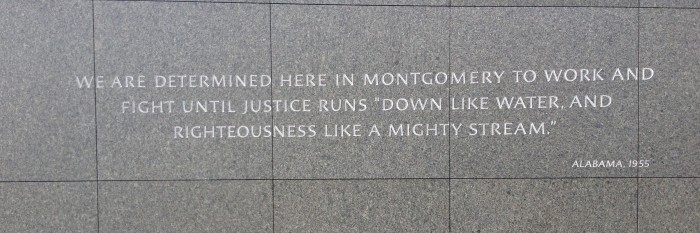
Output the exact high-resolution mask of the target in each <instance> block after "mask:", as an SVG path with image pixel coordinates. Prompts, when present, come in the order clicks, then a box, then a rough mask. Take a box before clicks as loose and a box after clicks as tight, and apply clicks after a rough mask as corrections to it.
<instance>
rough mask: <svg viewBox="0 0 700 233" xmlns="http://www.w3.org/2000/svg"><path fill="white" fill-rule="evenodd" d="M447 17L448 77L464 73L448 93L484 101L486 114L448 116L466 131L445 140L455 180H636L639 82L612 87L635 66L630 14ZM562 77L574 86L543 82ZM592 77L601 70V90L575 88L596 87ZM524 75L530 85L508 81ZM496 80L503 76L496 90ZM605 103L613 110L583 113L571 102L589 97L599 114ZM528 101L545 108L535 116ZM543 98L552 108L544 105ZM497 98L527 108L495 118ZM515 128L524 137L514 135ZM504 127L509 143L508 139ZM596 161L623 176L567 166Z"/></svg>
mask: <svg viewBox="0 0 700 233" xmlns="http://www.w3.org/2000/svg"><path fill="white" fill-rule="evenodd" d="M452 10H453V14H452V22H451V25H452V36H451V38H452V40H451V54H452V57H451V64H452V66H451V68H450V69H451V71H452V72H459V73H461V72H465V76H466V79H465V80H467V82H466V84H465V82H462V83H459V84H453V85H452V86H451V91H450V92H451V97H453V98H455V99H457V100H461V99H462V98H481V97H486V98H488V104H487V105H485V106H486V107H488V109H482V108H481V107H479V106H477V109H475V108H473V107H472V108H471V109H467V108H458V109H455V110H452V111H451V113H450V118H451V121H452V123H456V124H457V123H463V124H464V125H465V126H464V129H463V130H462V133H461V134H460V135H457V136H455V135H452V138H451V140H450V145H451V148H450V149H451V159H452V163H451V165H452V176H453V177H468V178H514V177H515V178H534V177H608V176H619V177H633V176H635V175H636V173H635V169H634V168H629V167H627V163H628V162H629V160H633V159H636V158H637V107H638V106H637V101H638V99H637V82H636V81H634V80H631V81H619V80H616V81H610V79H611V76H613V74H614V70H615V69H616V68H622V69H623V70H626V69H627V68H628V67H632V68H634V67H636V66H637V44H636V40H637V25H636V23H637V14H636V9H626V8H621V9H617V8H615V9H607V8H558V7H555V8H453V9H452ZM569 69H572V71H574V70H575V72H577V74H576V75H577V77H579V78H578V79H575V80H574V81H571V82H569V81H564V78H563V75H564V74H562V75H561V76H562V77H561V78H560V81H559V82H555V81H549V82H548V81H547V76H546V75H545V72H544V71H547V72H549V71H552V70H553V71H555V72H559V70H569ZM581 69H584V70H583V71H581ZM594 69H595V70H600V69H602V71H600V75H601V77H602V78H603V79H604V81H581V80H586V79H582V77H583V76H584V75H586V73H585V72H589V73H588V74H587V75H588V77H589V79H590V80H593V77H594V75H593V73H594V72H598V71H595V70H594ZM526 70H532V71H534V72H535V73H536V75H537V77H536V78H535V79H534V80H535V81H533V82H526V81H525V78H524V77H521V78H520V79H519V82H518V81H516V80H518V79H516V73H514V72H513V71H522V72H525V71H526ZM572 71H568V72H570V74H571V76H570V77H573V76H574V74H573V73H574V72H572ZM471 72H476V73H475V75H474V76H475V77H476V78H475V79H471V76H472V75H471V74H472V73H471ZM486 72H490V75H491V76H490V79H488V80H487V79H483V77H484V73H486ZM494 72H502V73H503V74H502V78H501V81H500V83H498V79H496V78H495V73H494ZM564 72H566V71H563V72H562V73H564ZM486 74H489V73H486ZM521 76H522V73H521ZM531 77H532V76H528V79H529V78H531ZM529 80H530V79H529ZM551 80H554V78H551ZM472 81H475V82H472ZM489 81H490V82H489ZM603 95H607V96H609V97H610V100H611V102H609V104H607V105H606V106H607V107H604V108H603V107H588V108H581V107H579V106H584V105H583V104H581V105H578V104H575V102H574V98H578V100H579V101H581V103H583V102H585V100H584V98H585V96H589V97H590V98H591V99H592V98H594V97H595V98H597V99H598V102H595V103H598V105H597V106H601V105H603V103H602V102H600V99H601V98H603V97H600V96H603ZM529 96H545V97H544V101H543V103H544V104H542V106H544V108H539V107H540V105H539V102H538V101H539V100H535V102H534V104H532V105H530V102H529V100H527V99H526V98H527V97H529ZM550 96H555V97H556V98H557V102H554V101H550V100H551V98H550ZM504 97H505V98H508V99H511V98H516V100H517V97H525V102H526V103H525V104H523V105H520V108H511V109H506V108H502V109H499V104H498V98H501V99H502V98H504ZM456 103H457V106H460V104H459V103H460V102H459V101H456ZM514 103H515V102H514ZM550 103H556V104H557V105H551V104H550ZM504 106H505V105H504ZM513 106H515V104H513ZM523 106H524V107H525V108H523ZM531 106H533V107H531ZM589 106H592V105H589ZM493 123H496V124H497V125H495V126H494V125H493ZM520 123H522V124H523V126H524V127H523V129H524V130H523V131H519V132H516V129H517V126H518V124H520ZM471 124H475V125H471ZM479 124H483V125H479ZM507 124H510V126H509V127H510V131H509V133H510V135H505V132H506V131H505V127H508V126H507ZM533 125H534V127H533ZM471 126H473V127H471ZM601 160H602V161H616V162H615V163H617V161H621V163H622V164H623V165H624V166H625V167H606V168H600V167H596V168H591V167H575V166H574V164H575V163H577V161H578V163H579V164H581V162H583V164H584V165H585V163H586V162H587V161H601Z"/></svg>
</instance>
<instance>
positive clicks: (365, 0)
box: [272, 0, 450, 6]
mask: <svg viewBox="0 0 700 233" xmlns="http://www.w3.org/2000/svg"><path fill="white" fill-rule="evenodd" d="M272 3H291V4H332V5H336V4H337V5H392V6H395V5H401V6H403V5H410V6H447V5H449V4H450V1H449V0H272Z"/></svg>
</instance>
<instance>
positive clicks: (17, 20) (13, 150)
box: [0, 1, 95, 181]
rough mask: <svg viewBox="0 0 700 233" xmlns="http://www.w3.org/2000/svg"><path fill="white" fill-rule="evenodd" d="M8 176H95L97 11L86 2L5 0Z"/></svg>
mask: <svg viewBox="0 0 700 233" xmlns="http://www.w3.org/2000/svg"><path fill="white" fill-rule="evenodd" d="M0 9H3V14H2V16H0V30H2V31H3V33H2V35H0V54H3V55H2V58H1V60H0V61H1V62H0V76H1V78H0V100H1V101H0V109H2V111H1V112H0V136H1V137H2V139H0V180H5V181H8V180H80V179H95V128H94V127H95V123H94V118H95V115H94V112H95V110H94V98H95V97H94V91H93V90H91V89H82V90H78V88H77V85H76V81H75V78H76V76H83V75H87V76H92V67H93V59H92V15H91V11H90V9H91V8H90V3H89V2H86V1H60V2H59V1H2V2H0Z"/></svg>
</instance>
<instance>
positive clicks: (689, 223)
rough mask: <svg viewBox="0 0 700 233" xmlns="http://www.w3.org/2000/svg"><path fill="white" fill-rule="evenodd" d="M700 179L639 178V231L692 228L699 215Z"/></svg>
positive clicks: (680, 230) (685, 229)
mask: <svg viewBox="0 0 700 233" xmlns="http://www.w3.org/2000/svg"><path fill="white" fill-rule="evenodd" d="M698 193H700V180H699V179H697V178H695V179H651V178H642V179H640V181H639V232H693V231H697V229H698V219H700V204H698V203H700V195H698Z"/></svg>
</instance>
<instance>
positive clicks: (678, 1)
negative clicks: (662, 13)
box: [639, 0, 700, 8]
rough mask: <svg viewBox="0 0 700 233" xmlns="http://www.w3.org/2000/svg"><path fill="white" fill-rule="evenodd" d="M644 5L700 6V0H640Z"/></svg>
mask: <svg viewBox="0 0 700 233" xmlns="http://www.w3.org/2000/svg"><path fill="white" fill-rule="evenodd" d="M639 4H640V6H642V7H690V8H698V7H700V1H697V0H640V1H639Z"/></svg>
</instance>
